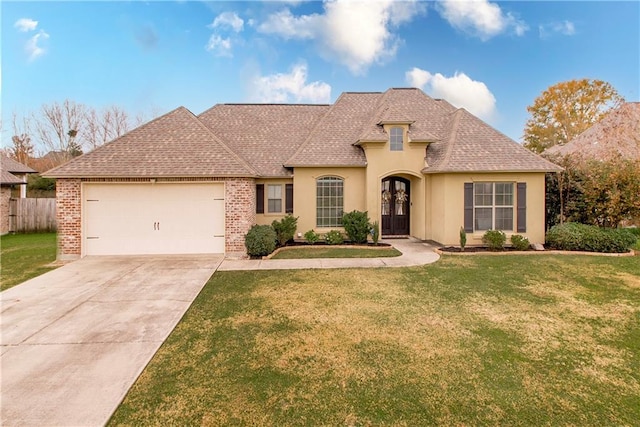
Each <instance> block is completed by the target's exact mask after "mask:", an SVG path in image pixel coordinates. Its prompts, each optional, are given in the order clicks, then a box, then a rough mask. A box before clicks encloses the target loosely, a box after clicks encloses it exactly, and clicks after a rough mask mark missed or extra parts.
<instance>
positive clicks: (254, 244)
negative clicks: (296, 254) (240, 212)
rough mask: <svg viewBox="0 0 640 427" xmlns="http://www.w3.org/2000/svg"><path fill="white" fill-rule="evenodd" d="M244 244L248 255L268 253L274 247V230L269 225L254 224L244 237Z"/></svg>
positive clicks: (259, 255)
mask: <svg viewBox="0 0 640 427" xmlns="http://www.w3.org/2000/svg"><path fill="white" fill-rule="evenodd" d="M244 246H245V247H246V248H247V254H248V255H249V256H252V257H261V256H266V255H269V254H270V253H271V252H273V251H274V250H275V249H276V232H275V231H274V230H273V228H272V227H271V226H270V225H254V226H253V227H251V228H250V229H249V232H248V233H247V234H246V236H245V237H244Z"/></svg>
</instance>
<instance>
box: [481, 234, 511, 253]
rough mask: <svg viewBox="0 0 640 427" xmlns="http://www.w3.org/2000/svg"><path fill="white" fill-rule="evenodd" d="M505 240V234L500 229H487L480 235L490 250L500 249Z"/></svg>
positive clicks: (502, 247)
mask: <svg viewBox="0 0 640 427" xmlns="http://www.w3.org/2000/svg"><path fill="white" fill-rule="evenodd" d="M506 241H507V235H506V234H504V231H500V230H489V231H487V232H486V233H484V236H482V242H483V243H484V244H485V245H487V246H488V247H489V249H491V250H492V251H501V250H502V249H504V244H505V242H506Z"/></svg>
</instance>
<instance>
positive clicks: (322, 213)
mask: <svg viewBox="0 0 640 427" xmlns="http://www.w3.org/2000/svg"><path fill="white" fill-rule="evenodd" d="M343 213H344V180H343V179H342V178H338V177H336V176H325V177H322V178H318V179H317V180H316V225H317V226H318V227H341V226H342V215H343Z"/></svg>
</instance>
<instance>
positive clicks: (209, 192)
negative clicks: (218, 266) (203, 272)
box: [82, 182, 225, 256]
mask: <svg viewBox="0 0 640 427" xmlns="http://www.w3.org/2000/svg"><path fill="white" fill-rule="evenodd" d="M224 191H225V189H224V183H211V182H208V183H163V182H145V183H140V182H137V183H83V184H82V210H83V215H82V218H83V224H82V240H83V245H82V248H83V256H84V255H140V254H197V253H224V252H225V200H224Z"/></svg>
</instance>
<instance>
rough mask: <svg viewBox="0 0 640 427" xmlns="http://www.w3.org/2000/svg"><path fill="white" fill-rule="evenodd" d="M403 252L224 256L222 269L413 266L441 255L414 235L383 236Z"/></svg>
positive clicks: (220, 268) (384, 241)
mask: <svg viewBox="0 0 640 427" xmlns="http://www.w3.org/2000/svg"><path fill="white" fill-rule="evenodd" d="M381 242H382V243H389V244H391V245H393V246H394V247H395V248H396V249H398V250H399V251H400V252H402V255H401V256H399V257H386V258H319V259H264V260H259V259H252V260H231V259H225V260H224V261H223V262H222V264H220V267H218V270H219V271H232V270H299V269H306V268H362V267H365V268H367V267H412V266H417V265H425V264H431V263H433V262H436V261H437V260H438V259H440V255H438V254H437V253H435V252H434V250H435V247H434V246H431V245H429V244H428V243H424V242H422V241H420V240H418V239H415V238H412V237H411V238H408V239H389V240H387V239H384V240H381Z"/></svg>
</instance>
